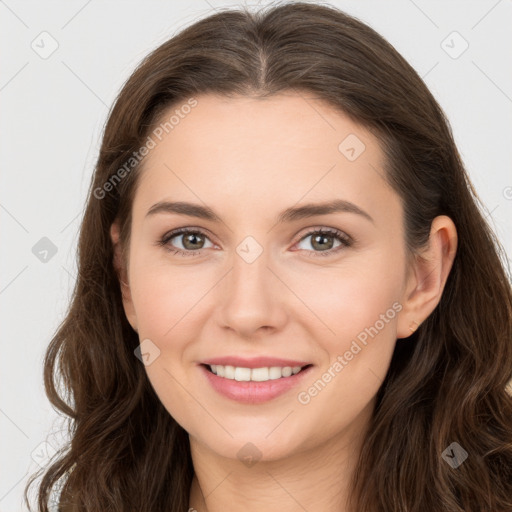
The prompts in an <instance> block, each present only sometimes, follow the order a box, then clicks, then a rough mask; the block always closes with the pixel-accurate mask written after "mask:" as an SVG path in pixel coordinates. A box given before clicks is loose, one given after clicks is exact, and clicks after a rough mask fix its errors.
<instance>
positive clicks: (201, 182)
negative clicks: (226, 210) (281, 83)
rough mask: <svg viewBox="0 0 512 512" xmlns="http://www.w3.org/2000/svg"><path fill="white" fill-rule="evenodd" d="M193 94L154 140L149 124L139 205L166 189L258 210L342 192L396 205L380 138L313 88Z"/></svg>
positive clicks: (363, 202)
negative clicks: (260, 94)
mask: <svg viewBox="0 0 512 512" xmlns="http://www.w3.org/2000/svg"><path fill="white" fill-rule="evenodd" d="M195 99H196V101H197V104H196V105H195V106H194V107H193V108H190V109H188V108H187V109H183V112H181V115H179V116H178V115H175V114H177V113H180V112H179V111H180V104H176V105H173V106H172V107H171V108H170V109H169V110H168V112H166V113H165V114H164V115H163V116H162V118H161V120H160V125H159V126H160V128H159V131H158V132H157V133H158V137H157V136H155V135H154V133H155V131H153V134H152V135H151V137H152V138H153V139H154V142H155V147H154V148H153V149H151V150H150V152H149V154H148V155H147V157H146V158H145V160H144V165H143V170H142V175H141V179H140V182H139V187H138V191H137V194H136V203H139V204H141V205H145V206H147V207H149V206H151V204H153V203H154V202H156V201H158V200H161V199H162V198H164V197H167V196H170V197H171V198H175V197H179V199H183V200H195V201H198V200H202V201H204V202H205V203H208V204H219V205H222V204H223V203H224V202H225V201H226V200H228V199H229V201H230V202H233V201H238V202H239V206H245V207H246V208H253V209H254V208H257V209H261V208H266V207H267V206H270V205H271V204H275V205H276V207H277V206H278V205H284V206H285V207H287V206H290V205H291V204H294V203H297V202H299V201H301V200H303V201H305V202H311V201H315V200H323V199H332V198H335V197H342V198H344V199H350V200H351V201H353V202H356V203H358V204H359V205H360V206H361V207H363V208H365V209H371V208H370V207H371V205H373V206H374V207H375V206H379V204H380V206H382V207H386V204H387V206H388V207H389V206H390V205H389V202H390V201H395V202H396V200H397V198H396V197H393V196H394V195H395V194H394V192H393V191H392V190H391V189H390V188H389V186H388V185H387V183H386V182H385V181H384V179H383V175H384V174H383V173H384V171H383V162H384V157H383V153H382V151H381V148H380V146H379V143H378V140H377V139H376V138H375V137H374V136H373V135H372V134H371V133H370V132H369V131H368V130H366V129H365V128H364V127H362V126H361V125H359V124H357V123H355V122H354V121H352V120H351V119H350V118H349V117H348V116H346V115H344V114H343V113H342V112H340V111H339V110H337V109H336V108H334V107H333V106H331V105H330V104H328V103H326V102H324V101H321V100H319V99H317V98H314V96H313V94H312V93H307V92H303V93H302V92H301V93H283V94H279V95H275V96H272V97H268V98H264V99H261V98H253V97H235V98H227V97H222V96H218V95H214V94H208V95H199V96H197V97H196V98H195ZM185 103H186V102H184V103H183V104H185ZM177 111H178V112H177ZM184 112H187V113H184ZM173 114H174V116H173ZM171 116H173V122H172V123H171V122H169V120H170V119H171ZM166 123H167V124H166ZM157 124H158V123H157ZM157 129H158V128H157ZM149 203H151V204H149ZM242 203H243V204H242ZM254 211H256V210H254Z"/></svg>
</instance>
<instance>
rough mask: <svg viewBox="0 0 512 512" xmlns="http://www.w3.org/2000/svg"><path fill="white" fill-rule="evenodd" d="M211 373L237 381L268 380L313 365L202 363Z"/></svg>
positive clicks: (287, 375)
mask: <svg viewBox="0 0 512 512" xmlns="http://www.w3.org/2000/svg"><path fill="white" fill-rule="evenodd" d="M201 366H203V367H204V368H206V369H207V370H208V371H209V372H210V373H213V374H214V375H217V376H218V377H222V378H224V379H228V380H235V381H237V382H267V381H270V380H278V379H283V378H288V377H291V376H293V375H297V374H298V373H301V372H303V371H304V370H306V369H307V368H310V367H311V366H313V365H312V364H306V365H304V366H293V367H292V366H263V367H260V368H245V367H241V366H231V365H220V364H202V365H201Z"/></svg>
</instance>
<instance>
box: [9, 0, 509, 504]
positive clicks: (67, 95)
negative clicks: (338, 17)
mask: <svg viewBox="0 0 512 512" xmlns="http://www.w3.org/2000/svg"><path fill="white" fill-rule="evenodd" d="M266 3H267V2H265V1H263V0H262V1H260V2H259V5H264V4H266ZM329 3H331V4H333V5H335V6H337V7H340V8H341V9H343V10H345V11H346V12H348V13H349V14H352V15H355V16H356V17H358V18H359V19H361V20H362V21H364V22H366V23H368V24H369V25H370V26H372V27H373V28H375V29H376V30H377V31H378V32H379V33H380V34H382V35H383V36H384V37H385V38H386V39H388V40H389V41H390V42H391V43H392V44H393V45H394V46H395V48H396V49H397V50H398V51H399V52H401V53H402V55H403V56H404V57H405V58H406V59H407V60H408V61H409V62H410V63H411V64H412V66H413V67H414V68H415V69H416V70H417V71H418V73H419V74H420V75H421V76H422V77H423V78H424V80H425V82H426V83H427V85H428V87H429V88H430V90H431V91H432V93H433V94H434V96H435V98H436V99H437V100H438V101H439V103H440V105H441V107H442V108H443V109H444V111H445V112H446V114H447V116H448V119H449V120H450V123H451V126H452V129H453V133H454V136H455V139H456V142H457V144H458V147H459V150H460V152H461V155H462V157H463V160H464V162H465V164H466V167H467V170H468V172H469V174H470V177H471V179H472V181H473V184H474V186H475V188H476V190H477V192H478V194H479V196H480V198H481V200H482V201H483V203H484V204H485V206H486V210H485V214H486V216H487V218H488V219H489V221H490V222H491V224H492V226H493V228H494V230H495V232H496V233H497V235H498V237H499V239H500V240H501V242H502V244H503V246H504V248H505V250H506V253H507V255H508V258H510V255H511V254H512V221H511V219H512V175H511V164H512V116H511V114H512V73H511V67H512V66H511V65H512V59H511V53H512V31H510V26H512V2H511V1H510V0H499V1H498V0H479V1H468V0H464V1H446V0H442V1H441V0H439V1H432V0H430V1H427V0H414V1H413V0H396V1H389V0H388V1H385V2H384V1H381V0H375V1H369V0H350V1H341V0H340V1H332V2H329ZM236 5H239V2H235V1H232V2H222V1H220V0H219V1H215V0H195V1H190V2H175V1H172V2H171V1H166V2H165V1H137V2H133V1H126V0H124V1H122V2H121V1H108V0H107V1H105V0H102V1H99V0H88V1H87V0H72V1H66V2H64V1H61V2H51V1H45V2H42V1H40V0H39V1H21V0H5V1H0V41H1V45H2V53H1V55H0V59H1V67H0V69H1V73H0V101H1V112H2V114H1V117H0V130H1V132H0V159H1V162H0V165H1V175H0V180H1V185H0V223H1V228H0V232H1V236H2V243H1V253H0V258H1V262H0V263H1V269H2V272H1V274H0V322H1V323H0V325H1V329H2V336H1V343H2V345H1V347H2V351H1V355H2V357H1V358H0V378H1V385H0V433H1V435H0V439H1V442H0V443H1V444H0V512H18V511H20V510H25V507H23V506H22V499H21V496H22V491H23V488H24V485H25V483H26V481H27V478H28V475H29V474H30V473H32V472H34V471H35V470H36V469H37V468H38V467H39V465H40V464H42V465H44V463H45V460H47V457H48V456H50V455H51V453H52V447H53V448H54V449H56V448H58V447H59V446H60V444H61V443H63V442H65V440H66V437H65V435H64V432H63V431H62V425H63V423H62V422H61V420H60V419H59V416H58V415H57V414H56V412H55V411H54V410H53V408H52V407H51V406H50V404H49V402H48V400H47V398H46V395H45V393H44V387H43V379H42V359H43V355H44V351H45V349H46V346H47V345H48V343H49V341H50V339H51V337H52V335H53V333H54V332H55V329H56V328H57V327H58V325H59V323H60V322H61V321H62V319H63V315H64V313H65V311H66V307H67V305H68V300H69V297H70V292H71V290H72V286H73V283H74V280H75V275H76V265H75V250H76V242H77V232H78V228H79V225H80V220H81V215H82V212H83V207H84V203H85V199H86V192H87V189H88V186H89V182H90V178H91V175H92V171H93V167H94V163H95V160H96V157H97V153H98V148H99V143H100V137H101V133H102V129H103V125H104V122H105V119H106V115H107V113H108V111H109V108H110V106H111V105H112V103H113V101H114V99H115V97H116V95H117V93H118V92H119V90H120V88H121V86H122V84H123V83H124V82H125V80H126V79H127V78H128V76H129V75H130V73H131V72H132V71H133V69H134V67H135V65H136V64H137V63H138V62H139V61H140V60H141V59H142V57H143V56H145V55H146V54H147V53H148V52H149V51H150V50H152V49H154V48H155V47H157V46H158V45H159V44H161V43H162V42H164V41H165V40H166V39H168V38H170V37H171V36H172V35H173V34H175V33H176V32H177V31H178V30H179V29H181V28H183V27H185V26H187V25H189V24H191V23H193V22H194V21H196V20H198V19H200V18H202V17H204V16H206V15H208V14H210V13H213V12H214V11H215V10H216V9H221V8H224V7H228V6H233V7H234V6H236ZM246 5H256V2H250V1H248V2H247V3H246ZM467 285H468V286H471V283H467ZM106 341H107V340H106Z"/></svg>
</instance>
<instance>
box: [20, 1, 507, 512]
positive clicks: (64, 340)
mask: <svg viewBox="0 0 512 512" xmlns="http://www.w3.org/2000/svg"><path fill="white" fill-rule="evenodd" d="M280 91H295V92H298V93H299V94H300V93H302V92H304V91H306V92H313V93H314V94H315V96H316V97H318V98H322V99H324V100H325V101H326V102H328V103H329V104H330V105H331V106H332V108H335V109H339V110H340V111H342V112H344V113H345V114H347V115H349V116H350V117H351V118H352V119H354V120H355V121H356V122H358V123H360V124H361V125H363V126H365V127H367V128H368V129H370V130H371V131H372V133H374V134H375V136H376V137H377V138H378V140H379V141H380V143H381V147H382V149H383V151H384V152H385V155H386V164H385V169H384V171H385V176H386V179H387V180H388V181H389V183H390V184H391V186H392V187H393V188H394V190H395V191H396V192H397V194H399V196H400V197H401V200H402V204H403V207H404V212H405V223H406V226H405V227H406V244H407V248H408V251H410V254H415V253H416V252H417V251H418V250H419V249H420V248H422V247H423V246H424V245H425V244H426V243H427V241H428V237H429V232H430V225H431V222H432V220H433V219H434V217H436V216H437V215H448V216H449V217H450V218H451V219H452V220H453V221H454V223H455V225H456V228H457V234H458V249H457V254H456V257H455V260H454V263H453V267H452V270H451V272H450V275H449V276H448V280H447V283H446V286H445V289H444V292H443V296H442V298H441V301H440V303H439V304H438V306H437V307H436V309H435V310H434V311H433V312H432V314H431V315H430V316H429V317H428V318H427V319H426V320H425V321H424V322H423V323H422V325H421V326H420V327H419V328H418V330H417V331H416V332H414V333H413V334H412V335H411V336H410V337H409V338H407V339H406V340H402V339H401V340H397V343H396V348H395V352H394V355H393V359H392V361H391V365H390V368H389V371H388V373H387V376H386V378H385V381H384V382H383V384H382V386H381V388H380V389H379V392H378V395H377V402H376V407H375V411H374V415H373V418H372V420H371V426H370V428H369V430H368V435H367V438H366V440H365V443H364V447H363V449H362V452H361V454H360V459H359V461H358V465H357V468H356V471H355V473H354V478H353V482H352V489H353V493H352V504H353V506H354V509H355V510H358V511H359V512H381V511H387V512H391V511H392V512H398V511H408V512H413V511H432V510H439V511H441V510H443V511H453V512H470V511H474V512H477V511H478V512H481V511H484V510H485V511H510V510H512V398H511V397H510V396H509V395H508V394H507V392H506V385H507V383H508V381H509V380H510V379H511V378H512V292H511V287H510V281H509V280H510V276H509V270H507V268H506V263H505V262H506V257H505V254H504V251H503V249H502V247H501V245H500V243H499V241H498V240H497V238H496V236H495V234H494V233H493V231H492V229H491V227H490V226H489V225H488V223H487V222H486V220H485V216H484V214H483V213H482V212H483V209H484V207H483V205H482V203H481V202H480V200H479V198H478V196H477V194H476V192H475V190H474V189H473V186H472V185H471V182H470V180H469V178H468V176H467V174H466V171H465V169H464V166H463V163H462V161H461V157H460V155H459V153H458V150H457V148H456V146H455V143H454V139H453V136H452V133H451V129H450V126H449V123H448V121H447V119H446V117H445V115H444V113H443V111H442V110H441V108H440V106H439V105H438V103H437V102H436V101H435V99H434V98H433V96H432V94H431V93H430V92H429V90H428V89H427V87H426V85H425V84H424V82H423V81H422V80H421V78H420V77H419V76H418V74H417V73H416V72H415V71H414V69H413V68H412V67H411V66H410V65H409V64H408V63H407V62H406V61H405V60H404V58H403V57H402V56H401V55H399V54H398V52H397V51H396V50H395V49H394V48H393V47H392V46H391V45H390V44H389V43H388V42H387V41H386V40H385V39H384V38H383V37H381V36H380V35H379V34H377V33H376V32H375V31H374V30H373V29H371V28H370V27H368V26H367V25H365V24H364V23H362V22H360V21H359V20H357V19H355V18H353V17H351V16H348V15H347V14H344V13H343V12H341V11H340V10H338V9H336V8H334V7H332V6H328V5H319V4H318V3H317V4H309V3H302V2H297V3H286V4H283V5H273V6H270V7H268V8H264V9H261V10H260V11H258V12H251V11H250V10H248V9H247V8H242V9H238V10H225V11H220V12H217V13H215V14H213V15H211V16H209V17H207V18H204V19H202V20H200V21H198V22H197V23H194V24H193V25H191V26H190V27H188V28H186V29H184V30H182V31H181V32H180V33H179V34H178V35H176V36H175V37H173V38H172V39H170V40H169V41H167V42H165V43H164V44H163V45H161V46H160V47H159V48H157V49H156V50H155V51H153V52H152V53H151V54H150V55H148V56H147V57H146V58H145V59H144V60H143V61H142V63H141V64H140V65H139V67H138V68H137V69H136V70H135V72H134V73H133V74H132V76H131V77H130V78H129V80H128V81H127V82H126V84H125V85H124V87H123V89H122V90H121V92H120V94H119V96H118V98H117V100H116V102H115V105H114V107H113V109H112V111H111V113H110V116H109V119H108V122H107V124H106V127H105V131H104V135H103V141H102V146H101V150H100V154H99V157H98V161H97V166H96V169H95V173H94V176H93V180H92V183H91V187H90V190H89V198H88V201H87V206H86V210H85V214H84V218H83V221H82V224H81V230H80V239H79V244H78V277H77V281H76V284H75V288H74V292H73V297H72V301H71V303H70V307H69V310H68V312H67V315H66V317H65V319H64V320H63V322H62V324H61V325H60V326H59V328H58V330H57V332H56V334H55V335H54V337H53V339H52V341H51V343H50V345H49V347H48V350H47V353H46V357H45V361H44V382H45V389H46V393H47V395H48V398H49V400H50V402H51V403H52V405H53V406H54V407H55V408H56V409H58V410H59V411H61V412H62V413H63V414H64V415H66V416H67V417H68V418H69V431H70V436H71V442H70V444H69V446H66V447H65V448H63V449H62V450H61V451H60V452H59V453H58V454H57V456H56V457H55V460H53V461H52V462H51V464H50V465H48V466H47V467H46V468H45V470H44V476H43V478H42V480H41V483H40V485H39V488H38V510H39V511H40V512H46V511H47V510H48V507H47V500H48V498H49V496H50V491H51V489H52V487H53V486H54V485H55V484H56V483H58V482H59V481H62V482H63V486H62V492H61V495H60V496H61V498H60V500H61V507H62V508H61V509H60V510H67V509H66V508H65V507H64V504H65V503H69V504H73V508H70V509H69V510H79V511H95V512H97V511H99V510H101V511H103V512H106V511H116V512H120V511H124V510H126V511H128V510H130V511H133V510H144V511H147V512H151V511H154V512H162V511H163V510H168V511H173V512H178V511H180V512H182V511H184V510H186V509H187V507H188V499H189V491H190V485H191V481H192V477H193V465H192V460H191V456H190V445H189V440H188V435H187V432H186V431H184V429H183V428H182V427H181V426H180V425H178V424H177V423H176V421H175V420H174V419H173V418H172V417H171V416H170V415H169V413H168V412H167V411H166V410H165V408H164V407H163V405H162V404H161V402H160V400H159V399H158V397H157V395H156V394H155V392H154V390H153V388H152V387H151V385H150V383H149V381H148V378H147V375H146V372H145V369H144V366H143V364H142V363H141V362H140V361H139V359H138V358H137V357H135V356H134V350H135V349H136V348H137V347H138V345H139V339H138V335H137V333H136V332H134V330H133V329H132V328H131V326H130V325H129V323H128V321H127V319H126V317H125V314H124V310H123V306H122V300H121V291H120V286H119V280H118V276H117V274H116V271H115V268H114V265H113V256H114V253H113V247H112V242H111V239H110V226H111V224H112V223H113V222H114V220H116V219H118V220H119V221H120V224H121V241H122V245H123V246H124V247H127V245H128V243H127V242H128V239H129V234H130V225H131V205H132V200H133V197H134V193H135V190H136V185H137V177H138V176H139V174H140V170H141V163H140V162H138V161H137V162H133V161H131V160H130V158H133V153H134V152H137V151H138V150H139V149H140V148H141V147H142V146H143V145H144V143H145V142H146V141H147V140H148V136H149V135H150V134H151V133H152V132H151V130H152V128H154V126H155V123H157V121H158V120H159V119H160V118H161V116H162V113H163V112H166V111H168V109H169V108H170V107H171V106H173V105H180V104H182V105H183V104H186V103H187V102H189V101H190V99H191V98H193V97H198V96H199V95H200V94H203V93H217V94H221V95H224V96H226V97H231V96H234V95H245V96H249V95H250V96H270V95H273V94H276V93H278V92H280ZM127 162H131V164H130V165H129V166H128V167H127V166H126V163H127ZM142 162H143V160H142ZM120 169H124V172H121V171H120ZM107 184H109V185H107ZM59 378H60V379H59ZM62 389H63V391H61V390H62ZM59 392H62V395H61V394H59ZM454 442H456V443H458V445H460V446H461V447H462V448H463V449H464V450H465V451H466V452H467V454H468V457H467V459H466V460H465V461H464V463H462V464H461V465H460V466H458V467H456V468H455V467H453V466H452V465H450V464H448V463H447V462H446V460H445V458H443V456H442V454H443V452H444V451H445V450H446V449H447V448H448V447H450V446H451V445H452V443H454ZM164 447H165V449H164ZM71 468H73V470H72V471H70V470H71ZM41 471H43V470H41ZM41 471H40V472H39V473H38V474H37V475H33V476H32V478H31V479H30V481H29V482H28V484H27V486H26V488H25V500H26V502H27V504H28V499H27V492H28V489H29V487H30V486H31V485H32V483H33V482H34V480H35V479H36V477H39V476H40V473H41Z"/></svg>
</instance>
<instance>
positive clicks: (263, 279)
mask: <svg viewBox="0 0 512 512" xmlns="http://www.w3.org/2000/svg"><path fill="white" fill-rule="evenodd" d="M217 293H218V304H219V305H218V310H217V313H218V318H219V322H220V326H221V327H222V328H223V329H230V330H232V331H234V333H236V335H237V337H240V338H245V339H252V338H254V337H257V336H258V335H261V334H265V335H268V334H270V333H272V332H274V331H279V330H281V329H282V328H283V326H284V325H285V323H286V320H287V312H286V300H287V296H288V295H289V294H290V292H289V291H288V290H287V288H286V286H285V285H284V284H283V283H282V282H281V281H280V280H279V278H278V277H277V276H276V272H275V271H274V270H273V269H272V268H271V267H270V266H269V261H268V258H267V253H266V252H265V251H263V253H262V254H260V255H259V257H258V258H256V260H254V261H252V262H248V261H246V260H245V259H244V258H243V257H241V256H240V255H239V254H235V255H234V257H233V265H232V267H231V269H230V271H229V272H228V273H227V275H226V276H225V277H224V279H223V280H222V283H221V284H220V286H218V287H217Z"/></svg>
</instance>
